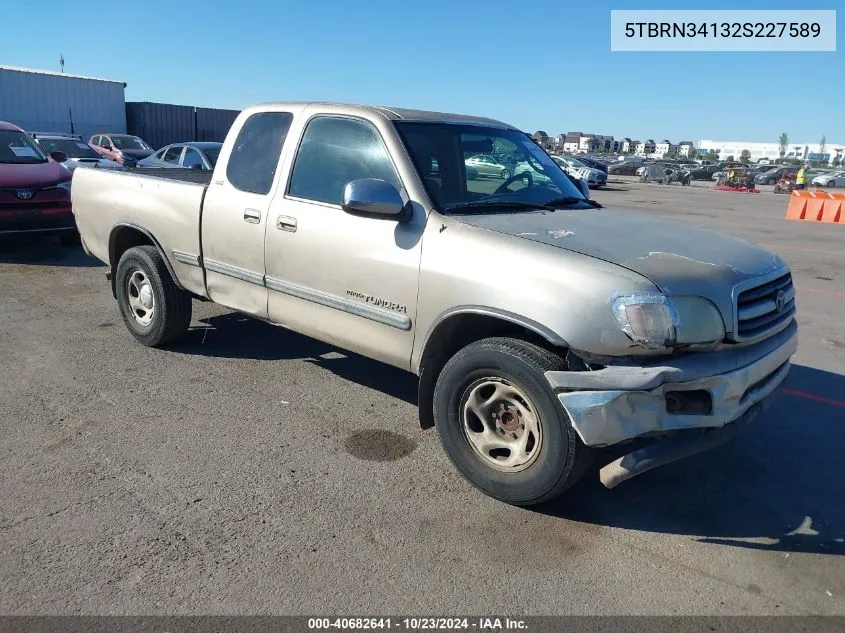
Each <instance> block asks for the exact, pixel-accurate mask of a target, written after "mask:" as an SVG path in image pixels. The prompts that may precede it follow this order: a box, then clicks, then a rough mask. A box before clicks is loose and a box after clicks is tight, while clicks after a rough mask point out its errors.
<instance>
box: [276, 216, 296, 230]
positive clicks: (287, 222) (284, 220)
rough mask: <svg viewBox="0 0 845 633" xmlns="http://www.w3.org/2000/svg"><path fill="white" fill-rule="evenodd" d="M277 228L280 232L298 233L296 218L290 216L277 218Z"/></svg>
mask: <svg viewBox="0 0 845 633" xmlns="http://www.w3.org/2000/svg"><path fill="white" fill-rule="evenodd" d="M276 228H277V229H279V230H280V231H290V232H291V233H296V218H292V217H290V216H289V215H280V216H279V217H278V218H276Z"/></svg>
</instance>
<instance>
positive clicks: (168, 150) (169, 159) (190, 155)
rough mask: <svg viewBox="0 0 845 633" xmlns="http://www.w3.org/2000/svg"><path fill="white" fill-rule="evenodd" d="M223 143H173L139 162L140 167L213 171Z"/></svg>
mask: <svg viewBox="0 0 845 633" xmlns="http://www.w3.org/2000/svg"><path fill="white" fill-rule="evenodd" d="M221 147H223V143H207V142H196V143H172V144H171V145H165V146H164V147H162V148H161V149H160V150H158V151H157V152H156V153H155V154H151V155H150V156H148V157H147V158H144V159H142V160H139V161H138V167H146V168H150V167H153V168H156V167H159V168H170V169H205V170H213V169H214V165H215V164H217V157H218V156H219V155H220V148H221Z"/></svg>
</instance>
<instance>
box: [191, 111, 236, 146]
mask: <svg viewBox="0 0 845 633" xmlns="http://www.w3.org/2000/svg"><path fill="white" fill-rule="evenodd" d="M196 114H197V138H196V139H195V140H197V141H215V142H218V143H222V142H223V141H224V140H225V139H226V134H227V133H228V132H229V128H230V127H232V123H234V122H235V119H236V118H237V116H238V115H239V114H240V111H239V110H217V109H214V108H197V112H196Z"/></svg>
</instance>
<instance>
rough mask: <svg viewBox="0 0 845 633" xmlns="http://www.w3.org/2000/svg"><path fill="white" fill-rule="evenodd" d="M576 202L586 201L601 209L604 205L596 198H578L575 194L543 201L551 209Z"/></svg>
mask: <svg viewBox="0 0 845 633" xmlns="http://www.w3.org/2000/svg"><path fill="white" fill-rule="evenodd" d="M576 202H586V203H587V204H589V205H590V206H592V207H595V208H596V209H601V208H602V206H601V204H599V203H598V202H596V201H595V200H590V199H589V198H576V197H575V196H566V197H565V198H555V199H554V200H549V201H548V202H545V203H543V204H544V205H545V206H546V207H548V208H549V209H554V208H557V207H568V206H569V205H570V204H575V203H576Z"/></svg>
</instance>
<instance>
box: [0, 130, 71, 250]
mask: <svg viewBox="0 0 845 633" xmlns="http://www.w3.org/2000/svg"><path fill="white" fill-rule="evenodd" d="M66 160H67V155H66V154H64V153H63V152H53V153H52V154H51V155H50V156H47V155H46V154H45V153H44V152H43V151H42V150H41V148H40V147H39V146H38V145H37V144H36V143H35V142H34V141H33V140H32V138H31V137H30V136H29V135H28V134H27V133H26V132H24V131H23V130H22V129H21V128H19V127H18V126H17V125H12V124H11V123H6V122H5V121H0V236H2V235H4V234H12V233H15V234H17V233H31V234H54V235H58V236H59V238H60V239H61V240H62V243H65V244H77V243H79V233H78V232H77V230H76V222H75V220H74V217H73V212H72V210H71V206H70V179H71V172H70V170H69V169H68V168H67V167H65V166H64V165H62V163H63V162H64V161H66Z"/></svg>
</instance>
